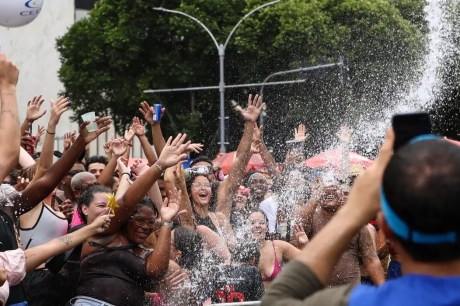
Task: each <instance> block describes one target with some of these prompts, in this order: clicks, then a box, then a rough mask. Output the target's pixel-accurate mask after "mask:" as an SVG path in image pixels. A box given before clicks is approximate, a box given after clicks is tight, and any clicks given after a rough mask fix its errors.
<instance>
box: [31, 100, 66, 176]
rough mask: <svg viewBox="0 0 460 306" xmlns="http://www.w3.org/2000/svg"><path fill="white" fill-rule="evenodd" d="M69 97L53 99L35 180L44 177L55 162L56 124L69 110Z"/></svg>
mask: <svg viewBox="0 0 460 306" xmlns="http://www.w3.org/2000/svg"><path fill="white" fill-rule="evenodd" d="M68 105H69V99H68V98H65V97H64V96H60V97H59V98H58V99H57V100H56V101H53V100H51V115H50V119H49V121H48V127H47V128H46V135H45V140H44V142H43V146H42V151H41V154H40V159H39V161H38V165H37V170H36V171H35V175H34V177H33V179H32V182H35V181H36V180H38V179H39V178H40V177H42V176H43V175H44V174H45V173H46V171H48V169H49V168H50V167H51V165H52V164H53V151H54V138H55V136H56V126H57V124H58V123H59V119H61V115H62V114H63V113H64V112H65V111H66V110H67V106H68Z"/></svg>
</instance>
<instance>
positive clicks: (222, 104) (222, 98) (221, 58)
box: [153, 0, 281, 153]
mask: <svg viewBox="0 0 460 306" xmlns="http://www.w3.org/2000/svg"><path fill="white" fill-rule="evenodd" d="M278 2H281V0H275V1H272V2H268V3H265V4H263V5H261V6H258V7H256V8H255V9H253V10H252V11H250V12H249V13H247V14H246V15H244V16H243V18H241V19H240V21H238V23H237V24H236V25H235V26H234V27H233V29H232V30H231V31H230V33H229V34H228V36H227V39H226V40H225V43H224V44H219V43H218V42H217V40H216V38H215V37H214V35H213V34H212V32H211V31H210V30H209V29H208V27H206V26H205V25H204V24H203V23H202V22H201V21H200V20H198V19H197V18H195V17H193V16H191V15H189V14H187V13H184V12H181V11H176V10H169V9H165V8H163V7H155V8H153V9H154V10H157V11H161V12H166V13H173V14H179V15H182V16H185V17H188V18H190V19H192V20H193V21H195V22H196V23H198V24H199V25H200V26H201V27H202V28H203V29H204V30H205V31H206V32H207V33H208V34H209V36H210V37H211V39H212V41H213V42H214V45H215V46H216V48H217V52H218V54H219V94H220V118H219V119H220V120H219V131H220V149H219V151H220V152H223V153H225V152H226V148H225V145H226V142H225V79H224V71H225V66H224V59H225V49H226V48H227V45H228V42H229V41H230V38H231V37H232V35H233V33H235V31H236V29H237V28H238V27H239V26H240V24H241V23H242V22H243V20H245V19H246V18H247V17H249V16H251V15H252V14H254V13H255V12H257V11H258V10H260V9H262V8H264V7H266V6H269V5H273V4H276V3H278Z"/></svg>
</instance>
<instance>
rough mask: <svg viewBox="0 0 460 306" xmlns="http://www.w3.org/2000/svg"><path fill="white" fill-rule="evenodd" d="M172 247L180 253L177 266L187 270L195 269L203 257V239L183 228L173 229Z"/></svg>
mask: <svg viewBox="0 0 460 306" xmlns="http://www.w3.org/2000/svg"><path fill="white" fill-rule="evenodd" d="M174 247H175V248H176V249H177V250H179V251H181V253H182V256H181V257H180V258H179V260H178V264H179V265H180V266H181V267H183V268H186V269H188V270H193V269H195V268H197V267H198V266H199V264H200V262H201V259H202V255H203V239H202V238H201V236H200V235H198V233H197V232H195V231H192V230H191V229H188V228H186V227H183V226H178V227H176V228H175V229H174Z"/></svg>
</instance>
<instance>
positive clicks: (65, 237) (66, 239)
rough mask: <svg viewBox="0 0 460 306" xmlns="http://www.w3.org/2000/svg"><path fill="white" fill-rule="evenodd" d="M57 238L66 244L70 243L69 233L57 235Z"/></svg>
mask: <svg viewBox="0 0 460 306" xmlns="http://www.w3.org/2000/svg"><path fill="white" fill-rule="evenodd" d="M58 239H59V240H61V241H62V242H64V243H65V244H66V245H67V246H69V245H70V244H71V243H72V237H70V236H69V235H64V236H62V237H59V238H58Z"/></svg>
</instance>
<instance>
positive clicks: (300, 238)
mask: <svg viewBox="0 0 460 306" xmlns="http://www.w3.org/2000/svg"><path fill="white" fill-rule="evenodd" d="M292 229H293V233H294V237H295V239H296V240H297V243H298V244H299V245H300V246H304V245H306V244H307V243H308V241H309V240H308V236H307V233H305V231H304V230H303V228H302V227H301V226H300V225H298V224H296V225H294V226H293V227H292Z"/></svg>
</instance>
